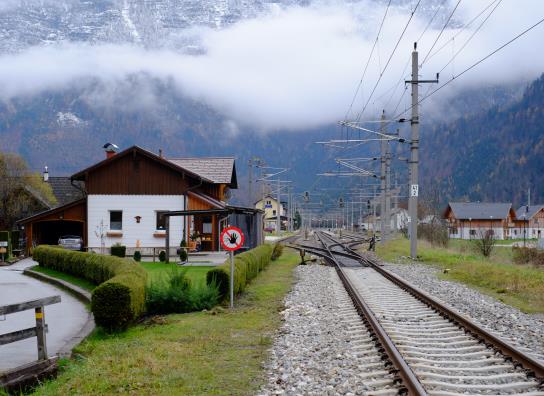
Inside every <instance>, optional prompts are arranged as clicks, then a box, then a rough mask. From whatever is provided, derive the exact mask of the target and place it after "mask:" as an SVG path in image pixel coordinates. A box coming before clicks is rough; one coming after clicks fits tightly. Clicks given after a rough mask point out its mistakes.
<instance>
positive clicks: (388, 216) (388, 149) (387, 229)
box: [385, 142, 391, 239]
mask: <svg viewBox="0 0 544 396" xmlns="http://www.w3.org/2000/svg"><path fill="white" fill-rule="evenodd" d="M385 221H386V223H385V234H386V237H387V239H389V238H390V235H391V145H390V144H389V142H386V149H385Z"/></svg>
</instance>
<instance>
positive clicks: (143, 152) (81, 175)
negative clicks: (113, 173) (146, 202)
mask: <svg viewBox="0 0 544 396" xmlns="http://www.w3.org/2000/svg"><path fill="white" fill-rule="evenodd" d="M135 153H138V154H141V155H143V156H145V157H148V158H151V159H152V160H154V161H157V162H159V163H161V164H162V165H164V166H166V167H168V168H170V169H173V170H175V171H176V172H179V173H184V174H187V175H189V176H191V177H193V178H195V179H196V180H202V181H203V182H207V183H212V184H213V183H214V182H213V181H212V180H210V179H208V178H206V176H205V175H200V174H197V173H195V172H193V171H192V170H190V169H186V168H182V167H180V166H179V165H177V164H175V163H173V162H171V161H168V160H167V159H166V158H163V157H159V156H158V155H156V154H155V153H152V152H151V151H148V150H145V149H143V148H141V147H139V146H132V147H129V148H127V149H126V150H123V151H121V152H119V153H117V154H115V155H114V156H112V157H110V158H106V159H104V160H102V161H100V162H97V163H96V164H94V165H92V166H90V167H88V168H86V169H83V170H82V171H79V172H77V173H75V174H73V175H72V177H71V179H72V180H85V175H86V173H88V172H92V171H93V170H95V169H97V168H100V167H102V166H106V165H108V164H110V163H112V162H114V161H117V160H118V159H119V158H122V157H125V156H127V155H131V154H135Z"/></svg>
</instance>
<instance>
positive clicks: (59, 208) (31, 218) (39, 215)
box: [17, 198, 87, 224]
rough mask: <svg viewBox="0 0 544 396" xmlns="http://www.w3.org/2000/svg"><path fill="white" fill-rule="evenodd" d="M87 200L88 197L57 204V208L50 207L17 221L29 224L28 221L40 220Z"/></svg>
mask: <svg viewBox="0 0 544 396" xmlns="http://www.w3.org/2000/svg"><path fill="white" fill-rule="evenodd" d="M86 202H87V198H82V199H78V200H77V201H73V202H70V203H68V204H66V205H63V206H57V207H56V208H53V209H49V210H45V211H43V212H40V213H37V214H34V215H32V216H29V217H25V218H24V219H21V220H18V221H17V223H18V224H27V223H31V222H33V221H37V220H40V219H42V218H44V217H47V216H50V215H53V214H55V213H61V212H63V211H65V210H66V209H70V208H73V207H74V206H78V205H81V204H85V203H86Z"/></svg>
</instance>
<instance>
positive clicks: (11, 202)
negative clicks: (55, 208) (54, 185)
mask: <svg viewBox="0 0 544 396" xmlns="http://www.w3.org/2000/svg"><path fill="white" fill-rule="evenodd" d="M55 202H56V199H55V196H54V195H53V191H52V190H51V186H50V185H49V184H47V183H45V182H44V181H43V180H42V177H41V175H40V174H39V173H32V172H31V171H30V170H29V169H28V165H27V164H26V162H25V160H24V159H22V158H21V157H20V156H18V155H17V154H12V153H1V152H0V230H10V229H12V228H13V226H14V225H15V222H16V221H17V220H19V219H20V218H21V217H22V216H23V215H25V214H28V213H32V212H35V211H37V210H40V209H41V210H43V209H45V208H46V207H47V206H48V205H52V204H54V203H55Z"/></svg>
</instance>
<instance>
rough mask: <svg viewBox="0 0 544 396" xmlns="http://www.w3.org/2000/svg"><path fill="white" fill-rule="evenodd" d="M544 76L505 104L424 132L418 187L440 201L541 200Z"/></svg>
mask: <svg viewBox="0 0 544 396" xmlns="http://www.w3.org/2000/svg"><path fill="white" fill-rule="evenodd" d="M543 117H544V75H543V76H542V77H540V78H539V79H538V80H536V81H534V82H533V83H531V84H530V85H529V86H528V87H527V89H526V90H525V93H524V94H523V97H522V98H521V99H519V100H518V101H516V102H515V103H513V104H510V105H508V106H503V107H501V106H493V107H491V108H490V109H488V110H486V111H482V112H480V113H478V114H475V115H471V116H468V117H462V118H460V119H458V120H456V121H454V122H451V123H440V124H437V125H435V126H433V127H432V128H430V129H427V130H426V131H424V132H423V133H424V135H423V136H424V138H423V139H422V143H421V156H422V161H421V165H422V174H423V183H422V184H423V185H427V186H432V185H433V184H438V185H439V186H440V187H441V190H442V192H443V194H444V197H443V198H444V199H470V200H489V201H504V202H510V201H514V202H515V203H516V204H520V203H523V202H525V201H526V196H527V189H528V188H531V194H532V196H533V197H534V200H536V199H538V200H540V201H542V200H544V123H542V119H543Z"/></svg>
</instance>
